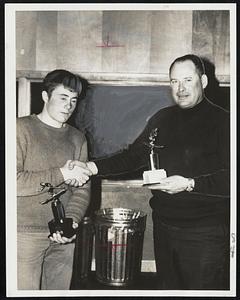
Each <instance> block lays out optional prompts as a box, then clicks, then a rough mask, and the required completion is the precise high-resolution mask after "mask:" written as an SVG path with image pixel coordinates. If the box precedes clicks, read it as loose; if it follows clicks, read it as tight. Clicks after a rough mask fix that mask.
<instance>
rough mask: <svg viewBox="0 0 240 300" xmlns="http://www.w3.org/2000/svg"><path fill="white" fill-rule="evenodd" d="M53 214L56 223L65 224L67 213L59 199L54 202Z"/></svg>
mask: <svg viewBox="0 0 240 300" xmlns="http://www.w3.org/2000/svg"><path fill="white" fill-rule="evenodd" d="M52 212H53V216H54V219H55V221H56V222H59V223H63V219H64V218H65V211H64V206H63V204H62V202H61V201H60V200H59V199H55V200H54V201H53V202H52Z"/></svg>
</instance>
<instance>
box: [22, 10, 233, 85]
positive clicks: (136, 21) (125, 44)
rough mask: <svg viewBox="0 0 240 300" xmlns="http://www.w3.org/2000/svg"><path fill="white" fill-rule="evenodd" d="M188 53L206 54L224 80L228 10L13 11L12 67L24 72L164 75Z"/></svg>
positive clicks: (226, 59) (226, 63)
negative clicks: (176, 59) (170, 66)
mask: <svg viewBox="0 0 240 300" xmlns="http://www.w3.org/2000/svg"><path fill="white" fill-rule="evenodd" d="M100 45H105V46H106V45H108V46H111V47H99V46H100ZM112 46H114V47H112ZM116 46H117V47H116ZM190 52H194V53H196V54H199V55H202V56H204V57H206V58H208V59H209V60H210V61H211V62H213V63H214V64H215V66H216V73H217V75H218V76H219V78H220V79H221V80H222V81H228V82H229V56H230V55H229V53H230V49H229V12H228V11H224V10H222V11H210V10H206V11H170V10H169V11H166V10H165V11H18V12H16V58H17V66H16V67H17V71H28V72H26V74H31V72H33V71H36V72H41V71H43V72H44V71H50V70H52V69H54V68H66V69H70V70H72V71H76V72H80V73H84V72H86V73H91V74H92V76H96V75H97V74H98V73H101V74H105V75H103V77H104V76H105V78H107V77H106V76H107V74H115V75H116V76H117V75H118V74H122V73H127V74H129V76H131V74H141V75H142V76H144V75H146V74H156V75H158V76H159V75H161V76H162V79H163V80H167V75H168V68H169V65H170V63H171V61H172V60H173V59H174V58H176V57H177V56H180V55H183V54H186V53H190ZM18 74H20V75H23V73H21V72H20V73H18ZM39 74H41V73H39ZM29 76H31V75H28V77H29ZM40 77H41V75H40ZM226 78H227V79H226Z"/></svg>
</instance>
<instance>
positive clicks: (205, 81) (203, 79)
mask: <svg viewBox="0 0 240 300" xmlns="http://www.w3.org/2000/svg"><path fill="white" fill-rule="evenodd" d="M201 81H202V87H203V88H204V89H205V87H206V86H207V85H208V77H207V75H206V74H203V75H202V77H201Z"/></svg>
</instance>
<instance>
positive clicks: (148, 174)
mask: <svg viewBox="0 0 240 300" xmlns="http://www.w3.org/2000/svg"><path fill="white" fill-rule="evenodd" d="M166 177H167V173H166V171H165V170H164V169H158V170H150V171H144V172H143V184H144V185H145V184H155V183H160V181H161V179H163V178H166Z"/></svg>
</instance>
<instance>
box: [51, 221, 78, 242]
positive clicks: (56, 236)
mask: <svg viewBox="0 0 240 300" xmlns="http://www.w3.org/2000/svg"><path fill="white" fill-rule="evenodd" d="M72 227H73V229H76V228H78V223H76V222H73V224H72ZM75 238H76V234H74V235H73V236H72V237H70V238H67V237H65V236H62V233H61V232H59V231H57V232H54V233H53V235H52V236H50V237H49V239H50V240H51V241H52V242H55V243H58V244H67V243H71V242H72V241H73V240H75Z"/></svg>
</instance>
